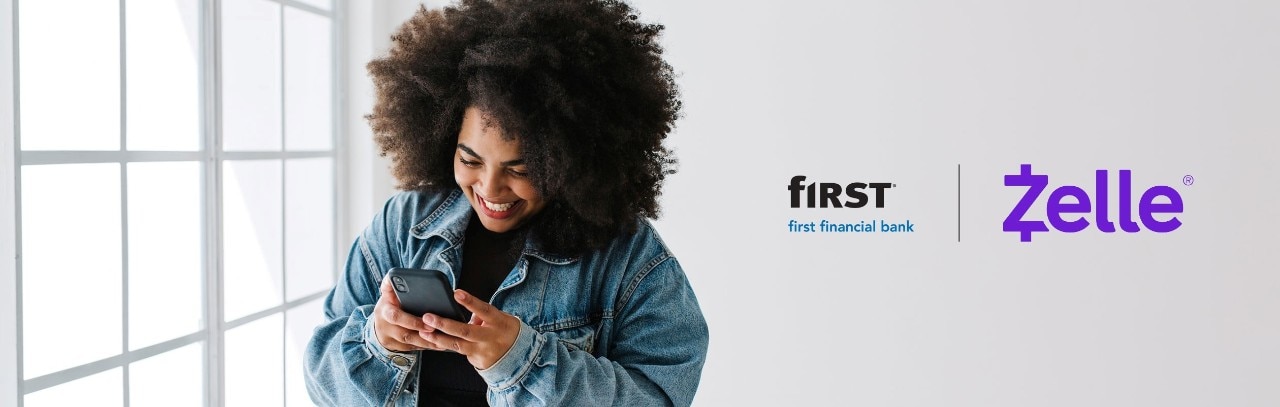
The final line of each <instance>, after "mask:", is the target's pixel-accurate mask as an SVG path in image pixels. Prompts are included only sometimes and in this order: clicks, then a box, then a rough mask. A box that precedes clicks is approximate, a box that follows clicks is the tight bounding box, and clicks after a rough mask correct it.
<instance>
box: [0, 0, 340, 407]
mask: <svg viewBox="0 0 1280 407" xmlns="http://www.w3.org/2000/svg"><path fill="white" fill-rule="evenodd" d="M21 1H23V0H0V26H2V27H10V29H8V30H0V123H12V125H11V126H0V127H2V128H0V157H12V158H13V159H12V161H9V160H7V159H6V160H4V161H5V163H4V164H0V366H3V367H2V368H0V405H13V406H17V407H22V406H23V404H24V402H25V398H26V395H27V394H31V393H34V392H36V391H40V390H43V389H47V388H52V387H54V386H58V385H61V384H64V383H69V382H72V381H74V380H78V379H81V378H85V377H88V376H91V375H94V374H99V373H103V372H107V371H110V370H112V369H116V368H120V369H121V372H122V376H123V379H122V386H123V387H124V389H123V390H124V391H123V400H122V403H123V405H125V406H128V405H129V386H130V384H129V366H130V365H131V364H132V363H134V362H138V361H141V360H144V359H147V358H149V357H152V356H156V355H160V354H163V353H165V352H169V351H174V350H177V349H180V348H182V347H184V346H187V345H191V344H201V346H202V348H203V349H202V353H203V358H202V363H203V366H202V367H203V369H202V375H203V380H202V387H203V394H202V396H203V397H202V398H203V400H204V405H205V406H222V405H223V404H224V400H225V399H226V393H225V391H226V389H225V367H226V361H225V357H224V355H225V350H226V347H225V343H224V337H225V336H226V333H227V331H229V330H231V329H234V328H237V327H240V326H242V325H245V324H248V323H251V322H254V321H258V320H259V319H262V318H267V317H270V316H272V315H276V314H280V315H281V327H280V333H281V335H280V338H279V340H280V346H281V348H282V351H283V352H282V353H281V356H282V357H281V360H280V369H281V372H280V375H281V377H282V380H281V383H280V385H281V386H282V388H284V389H287V385H286V383H287V380H288V375H287V368H286V365H285V363H287V361H288V359H289V357H288V356H287V355H288V347H289V343H288V341H289V339H288V338H289V335H288V329H289V323H288V311H290V310H292V309H295V308H297V307H299V306H302V305H304V304H308V303H310V302H312V301H317V300H320V299H322V298H323V297H324V295H325V294H326V293H327V291H328V289H327V288H326V289H324V290H321V291H318V292H312V293H308V294H306V295H304V296H302V297H300V298H296V299H293V300H290V299H289V298H288V287H289V286H288V284H289V282H288V280H287V275H288V274H289V273H288V272H287V269H286V268H285V267H286V266H285V264H284V263H287V259H286V258H285V253H284V252H283V251H284V250H285V246H284V244H283V242H284V240H287V239H288V236H284V235H282V237H281V238H282V242H281V250H282V252H281V260H280V261H281V262H282V264H281V267H282V268H281V280H280V282H281V283H280V291H281V293H280V298H281V302H280V303H279V304H277V305H275V306H273V307H270V308H267V309H264V310H259V311H257V312H254V313H252V314H249V315H247V316H243V317H239V318H237V319H235V320H231V321H224V319H223V309H224V308H225V305H224V304H225V301H224V300H225V298H224V285H223V276H224V273H223V269H222V267H223V265H222V256H223V253H222V240H223V238H224V237H223V227H222V210H223V208H222V206H221V201H222V199H223V196H222V189H223V185H222V183H223V163H224V162H226V161H229V160H230V161H236V160H259V159H262V160H278V161H279V162H280V165H281V173H280V176H281V180H280V181H281V185H280V191H279V193H280V194H281V199H282V200H281V208H280V210H281V220H280V221H281V223H282V226H283V223H284V222H285V220H284V216H285V215H284V212H285V211H287V210H288V209H287V206H286V205H287V201H286V200H287V194H286V191H287V189H286V188H287V186H286V182H287V178H288V177H287V175H286V174H287V171H286V170H285V168H287V163H288V161H289V160H292V159H306V158H321V157H323V158H328V159H330V160H331V161H330V162H331V173H330V174H329V177H330V178H329V180H330V183H331V185H332V195H331V196H330V197H329V198H330V200H331V205H332V206H331V207H332V209H333V212H332V218H331V219H329V222H331V226H332V228H331V230H332V231H333V236H331V237H330V239H329V244H330V245H331V248H332V250H331V253H332V257H333V258H332V263H331V264H332V265H333V267H331V270H329V272H330V278H331V279H333V280H334V281H336V279H337V277H338V274H339V273H338V270H339V268H340V267H341V266H342V264H344V262H343V260H344V259H345V254H346V253H345V251H343V250H340V249H341V248H343V247H344V246H345V244H346V243H347V242H346V241H345V240H346V239H345V238H343V237H342V236H345V235H344V232H345V230H344V229H343V225H344V222H343V219H345V218H346V216H347V214H346V208H347V205H346V203H345V200H344V199H339V197H344V196H346V192H347V189H348V188H347V185H346V184H347V180H346V177H343V176H342V174H344V173H345V171H346V168H347V155H346V154H343V153H342V152H343V151H344V150H345V149H346V148H345V147H346V144H345V143H346V137H345V133H346V127H345V126H346V125H347V121H346V119H345V117H344V112H345V111H346V109H345V107H346V100H347V98H346V88H345V86H344V85H345V82H346V77H345V75H346V69H347V68H346V66H345V65H346V64H345V63H344V61H345V58H346V56H347V54H346V42H345V41H343V38H344V37H345V32H346V16H345V12H344V11H345V7H346V1H345V0H328V3H329V9H328V10H324V9H322V8H318V7H315V6H312V5H310V4H307V3H304V2H302V1H299V0H263V1H266V2H269V3H272V4H275V5H278V6H279V7H280V10H281V13H280V20H279V24H280V25H279V29H280V30H281V32H280V49H279V52H280V58H281V66H280V72H279V75H280V76H281V78H280V79H281V81H282V82H281V90H280V92H281V94H280V103H281V115H282V117H281V124H280V126H281V128H280V137H281V147H280V151H229V152H228V151H222V145H221V143H222V139H223V137H222V134H221V131H222V123H221V122H222V111H221V96H222V95H221V80H222V72H221V64H222V61H221V52H222V44H221V38H222V21H221V4H222V1H223V0H195V1H196V4H197V10H198V13H199V15H198V16H197V18H196V20H197V24H198V25H199V26H198V28H197V31H198V32H199V36H200V37H199V44H200V50H199V54H200V60H199V61H198V69H197V70H198V80H199V81H200V84H199V96H198V98H199V109H200V119H199V120H200V135H199V137H200V150H198V151H130V150H127V149H128V145H127V143H126V141H127V140H126V137H127V132H126V130H127V128H126V120H127V118H128V117H127V114H128V112H127V109H128V106H127V105H126V104H125V101H126V100H127V99H126V98H127V92H128V87H127V86H126V85H127V83H126V77H127V74H128V71H127V70H126V68H127V67H126V63H127V54H126V48H125V46H126V41H127V38H126V31H127V27H126V23H127V22H126V21H125V15H126V13H127V12H126V10H125V7H126V3H127V1H126V0H119V9H118V12H119V17H118V18H119V19H120V27H119V30H120V33H119V41H120V43H121V47H120V50H119V57H120V60H119V63H120V68H121V72H120V82H119V85H120V97H121V106H120V108H119V110H120V111H119V114H120V115H121V122H120V126H121V128H120V146H119V149H118V150H112V151H22V149H21V144H20V143H21V140H20V137H21V134H20V131H21V127H20V123H19V120H20V110H19V109H20V108H21V106H20V103H19V102H20V92H21V89H20V75H21V72H19V58H20V55H19V52H20V50H19V49H18V48H19V38H18V36H19V24H20V22H19V21H18V18H17V17H18V10H19V3H20V2H21ZM289 8H292V9H294V10H299V11H304V12H310V13H314V14H317V15H320V16H323V17H325V18H328V19H329V22H330V29H329V45H330V50H329V51H330V54H329V58H330V60H329V64H330V78H329V86H330V98H331V99H330V105H329V112H330V131H329V133H330V134H329V136H330V147H329V149H327V150H316V151H290V150H288V146H287V142H286V138H287V133H286V132H285V126H286V124H285V122H286V120H285V119H284V115H285V110H284V109H285V103H286V102H287V101H286V91H285V89H284V86H285V85H284V75H285V72H286V66H285V64H287V61H285V58H286V57H285V55H286V50H285V47H286V42H287V40H286V32H287V31H286V30H287V29H286V27H285V24H286V17H285V15H286V12H285V10H286V9H289ZM133 162H196V163H200V183H201V184H200V191H201V205H200V212H201V216H202V220H201V231H200V235H201V254H200V256H201V269H200V273H201V276H200V279H201V280H202V287H201V290H202V293H201V295H202V298H201V312H202V317H203V319H204V321H205V323H204V326H203V327H202V328H201V329H200V330H198V331H195V332H194V333H191V334H187V335H184V336H181V337H177V338H172V339H169V340H166V341H163V342H160V343H157V344H153V345H150V346H146V347H143V348H139V349H133V350H130V349H129V343H128V336H129V292H128V291H129V282H128V277H129V270H128V257H129V255H128V254H129V241H128V228H129V226H128V167H129V166H128V163H133ZM78 163H118V164H119V171H120V193H121V196H120V199H121V205H122V206H121V214H120V216H121V217H120V222H121V247H120V249H121V250H122V253H121V261H122V264H121V279H122V288H121V289H122V297H121V302H122V304H120V306H121V312H122V313H123V319H122V327H121V329H122V336H123V338H122V349H121V352H120V353H119V354H117V355H115V356H111V357H107V358H104V359H100V360H96V361H92V362H88V363H84V364H81V365H78V366H75V367H71V368H66V369H62V370H59V371H56V372H52V373H48V374H45V375H41V376H37V377H32V378H29V379H26V378H24V377H23V376H24V373H23V369H24V367H23V352H24V350H23V343H22V340H23V339H22V336H23V335H22V326H23V325H22V302H23V300H22V295H23V292H22V259H21V258H20V257H19V256H18V253H21V248H22V242H21V236H22V229H21V227H22V225H21V218H22V208H21V193H22V186H21V179H22V169H23V166H26V165H52V164H78ZM281 233H282V234H283V233H286V230H285V229H282V231H281ZM283 394H284V397H283V398H282V399H281V403H282V404H288V403H289V399H288V397H289V395H288V393H287V392H284V393H283ZM308 402H309V400H308Z"/></svg>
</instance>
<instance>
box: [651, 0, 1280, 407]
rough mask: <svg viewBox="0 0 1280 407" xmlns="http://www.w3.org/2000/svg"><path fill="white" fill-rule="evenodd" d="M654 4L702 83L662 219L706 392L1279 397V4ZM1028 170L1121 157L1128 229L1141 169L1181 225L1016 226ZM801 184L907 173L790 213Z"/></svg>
mask: <svg viewBox="0 0 1280 407" xmlns="http://www.w3.org/2000/svg"><path fill="white" fill-rule="evenodd" d="M634 4H636V5H637V6H638V8H639V9H640V10H641V11H642V12H643V17H644V18H645V19H647V20H654V21H659V22H661V23H663V24H666V25H667V27H668V30H667V33H666V37H665V40H664V42H665V44H666V46H667V50H668V55H669V58H670V61H671V63H672V64H673V65H674V66H675V67H676V69H677V70H678V71H680V72H681V73H682V75H681V77H680V83H681V85H682V86H683V92H684V100H685V102H686V114H685V118H684V119H683V120H682V121H681V122H680V123H679V129H678V131H677V132H676V134H674V135H673V136H672V137H671V142H672V145H673V146H674V147H675V148H676V149H677V151H678V153H679V156H680V159H681V163H682V164H681V172H680V173H679V174H677V175H675V176H673V177H671V178H670V182H669V183H668V184H667V188H666V190H665V191H666V193H665V196H664V200H663V203H664V209H665V216H664V218H663V219H662V220H661V221H660V222H658V229H659V231H660V232H661V233H662V236H663V237H664V239H665V240H666V242H667V243H668V244H669V245H670V246H671V248H672V249H673V251H674V252H675V253H676V255H677V257H679V258H680V261H681V263H682V264H683V265H684V266H685V269H686V272H687V273H688V274H689V276H690V278H691V280H692V281H693V284H694V288H695V289H696V290H697V293H698V296H699V299H700V301H701V303H702V306H703V310H704V312H705V313H706V315H707V317H708V319H709V322H710V324H711V348H710V356H709V360H708V362H707V367H706V370H705V372H704V374H703V382H702V386H701V388H700V390H699V393H698V398H697V404H698V405H784V403H785V405H868V406H886V405H894V406H1010V407H1012V406H1028V405H1034V406H1080V405H1090V406H1133V405H1145V406H1156V405H1159V406H1206V405H1231V406H1271V405H1280V390H1277V387H1276V383H1280V347H1277V346H1276V344H1277V343H1280V296H1277V292H1280V291H1278V289H1280V273H1277V272H1278V271H1280V255H1278V254H1277V250H1276V249H1277V248H1278V247H1280V239H1278V238H1276V237H1275V232H1274V231H1275V230H1277V228H1278V227H1280V215H1277V213H1276V210H1275V209H1274V205H1275V203H1276V202H1278V201H1280V192H1277V189H1276V188H1274V187H1273V184H1274V183H1275V180H1276V174H1277V170H1276V167H1275V164H1274V162H1275V161H1274V160H1275V158H1274V157H1277V156H1280V139H1278V138H1277V133H1278V132H1280V115H1277V108H1280V75H1277V72H1280V47H1278V46H1277V44H1280V3H1276V2H1257V1H1172V2H1154V1H1131V0H1124V1H1114V0H1110V1H1096V0H1086V1H1070V2H1051V1H1035V2H1026V1H997V0H990V1H833V0H822V1H813V0H809V1H791V2H759V1H737V2H688V1H665V0H635V1H634ZM1022 163H1029V164H1032V165H1033V170H1034V172H1035V173H1038V174H1048V175H1049V184H1050V188H1053V187H1056V186H1061V185H1067V184H1071V185H1079V186H1081V187H1082V188H1083V189H1084V190H1085V191H1088V193H1089V194H1090V196H1091V197H1092V198H1095V199H1096V197H1097V195H1096V193H1095V192H1094V170H1097V169H1109V170H1111V171H1110V177H1111V178H1110V180H1109V183H1110V190H1111V193H1110V198H1109V200H1110V203H1109V207H1110V213H1111V218H1112V219H1115V217H1116V214H1117V212H1118V208H1119V203H1117V202H1116V201H1117V199H1118V187H1117V185H1116V183H1117V174H1116V171H1117V170H1120V169H1131V170H1132V171H1133V175H1132V176H1133V189H1134V190H1135V191H1137V192H1135V197H1134V199H1135V200H1136V199H1137V197H1138V196H1139V195H1141V193H1142V191H1143V190H1145V189H1146V188H1147V187H1150V186H1153V185H1168V186H1171V187H1173V188H1174V190H1176V191H1178V192H1179V194H1180V195H1181V197H1182V198H1183V200H1184V203H1185V213H1183V214H1181V215H1178V218H1179V219H1180V220H1181V221H1182V222H1183V226H1182V227H1181V228H1179V229H1178V230H1176V231H1174V232H1172V233H1166V234H1158V233H1152V232H1149V231H1145V230H1144V231H1143V232H1140V233H1135V234H1128V233H1113V234H1105V233H1102V232H1099V231H1098V230H1097V229H1095V228H1094V227H1093V226H1090V228H1089V229H1087V230H1085V231H1081V232H1079V233H1074V234H1068V233H1061V232H1055V233H1037V234H1035V235H1034V236H1033V240H1032V242H1029V243H1020V242H1019V241H1018V236H1017V234H1015V233H1006V232H1003V231H1002V230H1001V224H1002V221H1003V220H1004V217H1005V216H1006V215H1008V214H1009V212H1010V210H1011V209H1013V207H1014V205H1015V204H1016V203H1017V202H1018V200H1019V198H1020V197H1021V196H1022V193H1023V192H1024V191H1025V190H1026V188H1023V187H1017V188H1014V187H1005V186H1004V185H1003V175H1004V174H1014V173H1017V171H1018V169H1019V167H1018V166H1019V164H1022ZM958 164H960V165H962V170H961V174H960V177H961V178H962V182H961V183H960V184H961V185H960V186H961V187H962V194H961V195H962V196H961V197H960V200H961V201H962V202H961V205H960V208H959V209H960V212H959V214H958V215H957V188H958V186H957V165H958ZM794 175H805V176H807V177H808V180H809V181H810V182H812V181H822V182H839V183H841V184H846V183H850V182H855V181H888V182H893V183H896V184H897V187H895V188H893V189H891V190H889V192H888V194H887V196H886V206H885V207H884V208H882V209H876V208H871V207H866V208H862V209H791V208H790V207H789V203H790V195H789V193H788V191H787V190H786V188H785V186H786V184H788V182H789V181H790V179H791V177H792V176H794ZM1184 175H1192V176H1193V177H1194V178H1195V182H1194V183H1193V184H1192V185H1190V186H1187V185H1184V184H1183V182H1182V179H1183V177H1184ZM1048 195H1049V192H1048V191H1046V192H1045V193H1044V194H1043V195H1042V196H1041V197H1040V198H1039V200H1038V202H1037V204H1036V205H1035V206H1034V207H1033V209H1032V210H1031V212H1030V214H1031V215H1032V216H1034V217H1035V218H1036V219H1044V217H1045V204H1044V202H1045V201H1046V199H1047V198H1048ZM1134 216H1135V218H1136V216H1137V215H1136V214H1135V215H1134ZM1087 218H1088V219H1089V220H1090V222H1092V221H1093V216H1092V215H1089V216H1088V217H1087ZM1158 218H1159V219H1165V218H1167V215H1161V216H1159V217H1158ZM791 219H795V220H797V221H805V222H807V221H820V220H822V219H827V220H831V221H839V222H853V221H857V220H872V219H884V220H891V221H901V220H906V219H910V220H911V221H912V222H913V223H914V224H915V232H914V233H912V234H874V233H873V234H856V235H855V234H793V233H788V229H787V226H786V225H787V223H788V221H789V220H791ZM958 220H959V221H961V222H960V228H961V230H960V232H961V236H960V237H961V241H960V242H957V221H958ZM1144 229H1145V228H1144Z"/></svg>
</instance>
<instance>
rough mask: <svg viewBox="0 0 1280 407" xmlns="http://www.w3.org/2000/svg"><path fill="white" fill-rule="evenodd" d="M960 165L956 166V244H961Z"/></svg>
mask: <svg viewBox="0 0 1280 407" xmlns="http://www.w3.org/2000/svg"><path fill="white" fill-rule="evenodd" d="M960 217H961V216H960V164H956V243H960Z"/></svg>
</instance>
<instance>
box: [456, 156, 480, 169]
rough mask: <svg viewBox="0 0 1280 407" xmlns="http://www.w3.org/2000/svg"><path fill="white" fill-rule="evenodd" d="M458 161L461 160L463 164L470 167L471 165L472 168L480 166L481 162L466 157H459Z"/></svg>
mask: <svg viewBox="0 0 1280 407" xmlns="http://www.w3.org/2000/svg"><path fill="white" fill-rule="evenodd" d="M458 161H461V162H462V165H465V166H468V167H471V168H476V167H479V166H480V163H479V162H476V161H470V160H467V159H465V158H459V159H458Z"/></svg>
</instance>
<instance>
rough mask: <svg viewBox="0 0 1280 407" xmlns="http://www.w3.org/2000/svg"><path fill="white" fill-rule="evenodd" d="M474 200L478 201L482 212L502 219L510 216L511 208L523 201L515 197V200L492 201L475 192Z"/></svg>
mask: <svg viewBox="0 0 1280 407" xmlns="http://www.w3.org/2000/svg"><path fill="white" fill-rule="evenodd" d="M476 200H478V201H479V202H480V205H479V206H480V208H481V209H483V211H482V212H484V214H485V215H488V216H489V217H491V218H495V219H504V218H507V217H508V216H511V214H512V213H514V211H512V209H514V208H516V207H518V206H520V205H521V204H523V203H524V200H523V199H517V200H515V201H511V202H505V203H493V202H490V201H489V200H488V199H485V198H484V197H483V196H480V194H476Z"/></svg>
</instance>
